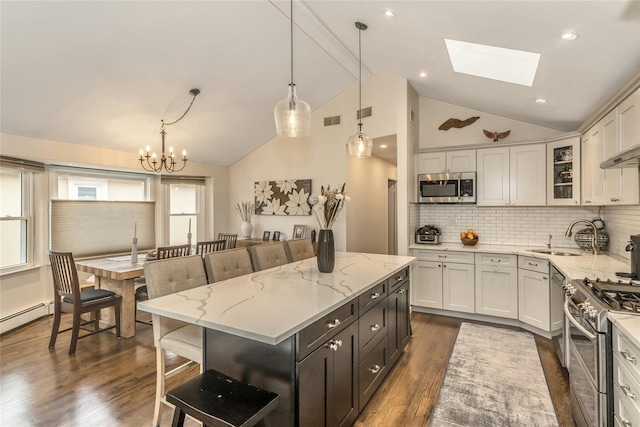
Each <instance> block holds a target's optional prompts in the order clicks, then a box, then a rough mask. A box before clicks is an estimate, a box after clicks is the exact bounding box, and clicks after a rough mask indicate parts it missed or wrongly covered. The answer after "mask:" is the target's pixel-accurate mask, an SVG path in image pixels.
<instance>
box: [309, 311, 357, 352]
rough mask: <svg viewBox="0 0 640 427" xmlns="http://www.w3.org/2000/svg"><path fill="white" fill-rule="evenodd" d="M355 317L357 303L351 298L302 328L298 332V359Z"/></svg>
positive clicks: (347, 324)
mask: <svg viewBox="0 0 640 427" xmlns="http://www.w3.org/2000/svg"><path fill="white" fill-rule="evenodd" d="M357 318H358V303H357V301H356V300H352V301H350V302H348V303H347V304H345V305H343V306H341V307H339V308H337V309H335V310H333V311H332V312H331V313H329V314H327V315H326V316H324V317H322V318H321V319H319V320H316V321H315V322H313V323H312V324H311V325H309V326H307V327H306V328H304V329H303V330H302V331H300V332H299V333H298V342H299V344H298V360H302V359H304V358H305V357H306V356H307V355H309V354H310V353H311V352H312V351H313V350H315V349H316V348H318V347H319V346H320V345H321V344H322V343H324V342H325V341H327V340H328V339H329V338H331V337H332V336H333V335H335V334H337V333H338V332H340V331H341V330H343V329H344V328H346V327H347V326H349V325H350V324H351V323H353V322H354V321H355V320H356V319H357Z"/></svg>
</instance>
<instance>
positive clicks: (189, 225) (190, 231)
mask: <svg viewBox="0 0 640 427" xmlns="http://www.w3.org/2000/svg"><path fill="white" fill-rule="evenodd" d="M189 233H191V218H189Z"/></svg>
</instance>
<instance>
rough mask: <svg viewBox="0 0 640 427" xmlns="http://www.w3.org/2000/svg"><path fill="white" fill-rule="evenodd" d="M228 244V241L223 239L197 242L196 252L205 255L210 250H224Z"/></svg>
mask: <svg viewBox="0 0 640 427" xmlns="http://www.w3.org/2000/svg"><path fill="white" fill-rule="evenodd" d="M226 246H227V241H226V240H224V239H221V240H209V241H208V242H198V243H196V254H199V255H200V256H202V258H204V256H205V255H206V254H207V253H209V252H216V251H224V250H225V248H226Z"/></svg>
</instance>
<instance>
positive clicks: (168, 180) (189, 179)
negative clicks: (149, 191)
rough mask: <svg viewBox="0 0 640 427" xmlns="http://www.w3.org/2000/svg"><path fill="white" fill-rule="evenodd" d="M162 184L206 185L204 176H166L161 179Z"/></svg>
mask: <svg viewBox="0 0 640 427" xmlns="http://www.w3.org/2000/svg"><path fill="white" fill-rule="evenodd" d="M160 183H161V184H191V185H204V184H205V178H204V177H203V176H165V175H162V177H161V178H160Z"/></svg>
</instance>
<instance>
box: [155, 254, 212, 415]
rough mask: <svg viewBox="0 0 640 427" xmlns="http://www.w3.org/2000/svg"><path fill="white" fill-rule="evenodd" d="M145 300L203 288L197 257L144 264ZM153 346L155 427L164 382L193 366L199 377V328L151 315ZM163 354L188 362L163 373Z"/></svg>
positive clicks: (200, 355) (160, 411)
mask: <svg viewBox="0 0 640 427" xmlns="http://www.w3.org/2000/svg"><path fill="white" fill-rule="evenodd" d="M144 276H145V277H146V280H147V288H148V293H149V299H154V298H158V297H161V296H164V295H169V294H174V293H176V292H180V291H184V290H187V289H192V288H195V287H198V286H203V285H206V284H207V276H206V274H205V272H204V265H203V263H202V258H201V257H200V256H199V255H190V256H186V257H174V258H169V259H161V260H155V261H147V262H145V263H144ZM151 321H152V325H153V342H154V345H155V346H156V398H155V407H154V411H153V424H152V425H153V426H158V425H159V424H158V423H159V420H160V417H161V415H162V407H163V405H164V404H167V400H166V397H165V381H166V380H167V379H168V378H171V377H172V376H174V375H176V374H177V373H179V372H182V371H184V370H185V369H186V368H187V367H189V366H191V365H192V364H194V363H198V364H200V372H201V373H202V360H203V350H202V347H203V346H202V342H203V338H202V327H201V326H198V325H195V324H191V323H186V322H182V321H180V320H175V319H171V318H168V317H163V316H160V315H157V314H151ZM165 351H170V352H171V353H174V354H177V355H178V356H181V357H184V358H185V359H188V361H187V362H186V363H184V364H182V365H180V366H178V367H177V368H174V369H172V370H170V371H169V372H166V367H165Z"/></svg>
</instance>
